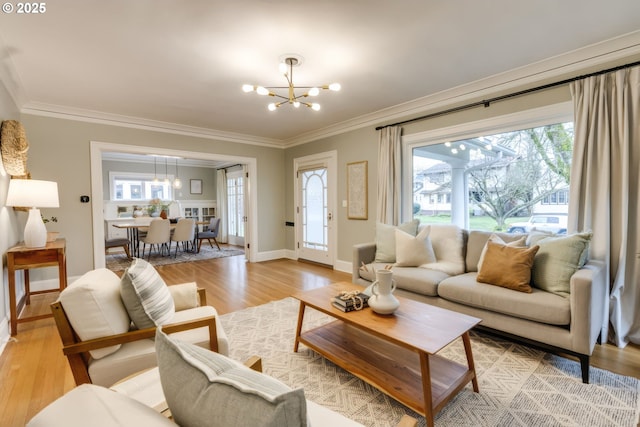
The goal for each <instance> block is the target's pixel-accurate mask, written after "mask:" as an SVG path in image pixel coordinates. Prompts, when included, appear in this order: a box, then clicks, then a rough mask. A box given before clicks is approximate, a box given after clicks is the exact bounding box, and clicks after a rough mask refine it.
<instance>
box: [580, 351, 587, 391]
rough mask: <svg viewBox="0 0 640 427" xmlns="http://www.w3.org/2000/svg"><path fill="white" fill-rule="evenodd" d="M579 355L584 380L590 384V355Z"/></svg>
mask: <svg viewBox="0 0 640 427" xmlns="http://www.w3.org/2000/svg"><path fill="white" fill-rule="evenodd" d="M578 357H579V358H580V368H581V370H582V382H583V383H585V384H589V355H586V354H581V355H579V356H578Z"/></svg>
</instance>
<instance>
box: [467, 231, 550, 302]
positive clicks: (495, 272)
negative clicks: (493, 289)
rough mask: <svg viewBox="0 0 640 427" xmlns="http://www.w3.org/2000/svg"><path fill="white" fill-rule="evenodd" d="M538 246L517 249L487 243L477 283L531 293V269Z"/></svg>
mask: <svg viewBox="0 0 640 427" xmlns="http://www.w3.org/2000/svg"><path fill="white" fill-rule="evenodd" d="M538 249H539V246H537V245H536V246H533V247H531V248H518V247H512V246H507V245H502V244H500V243H494V242H487V251H486V253H485V256H484V260H483V262H482V266H481V268H480V271H478V282H483V283H488V284H490V285H496V286H502V287H503V288H509V289H513V290H514V291H520V292H528V293H531V286H530V284H529V283H530V282H531V267H533V258H534V257H535V256H536V252H538Z"/></svg>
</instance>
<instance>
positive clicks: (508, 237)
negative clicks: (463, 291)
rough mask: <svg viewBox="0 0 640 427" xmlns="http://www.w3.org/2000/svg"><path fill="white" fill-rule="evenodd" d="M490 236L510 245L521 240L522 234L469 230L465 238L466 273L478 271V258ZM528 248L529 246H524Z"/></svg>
mask: <svg viewBox="0 0 640 427" xmlns="http://www.w3.org/2000/svg"><path fill="white" fill-rule="evenodd" d="M491 236H496V237H499V238H500V239H501V240H502V241H503V242H505V243H511V242H513V241H514V240H519V239H521V238H522V236H523V235H522V234H509V233H495V232H491V231H481V230H471V231H469V237H468V238H467V254H466V257H465V264H466V269H467V270H466V271H467V272H471V271H478V263H479V262H480V256H481V255H482V251H483V250H484V247H485V245H486V244H487V241H488V240H489V238H490V237H491ZM526 246H529V245H526Z"/></svg>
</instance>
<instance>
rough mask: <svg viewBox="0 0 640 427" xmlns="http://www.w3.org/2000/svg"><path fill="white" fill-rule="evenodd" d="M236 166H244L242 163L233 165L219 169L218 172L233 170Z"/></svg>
mask: <svg viewBox="0 0 640 427" xmlns="http://www.w3.org/2000/svg"><path fill="white" fill-rule="evenodd" d="M236 166H242V163H236V164H235V165H231V166H225V167H223V168H218V170H223V169H224V170H227V169H231V168H235V167H236Z"/></svg>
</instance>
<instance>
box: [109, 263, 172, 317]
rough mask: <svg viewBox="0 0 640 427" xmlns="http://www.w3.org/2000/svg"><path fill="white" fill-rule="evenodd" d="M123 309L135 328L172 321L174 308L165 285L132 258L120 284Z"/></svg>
mask: <svg viewBox="0 0 640 427" xmlns="http://www.w3.org/2000/svg"><path fill="white" fill-rule="evenodd" d="M120 295H121V296H122V301H123V302H124V306H125V307H126V309H127V312H128V313H129V316H130V317H131V320H132V321H133V324H134V325H136V327H137V328H138V329H144V328H152V327H154V326H160V325H164V324H166V323H169V322H170V321H171V319H173V315H174V314H175V305H174V303H173V298H172V297H171V292H169V289H168V287H167V284H166V283H165V282H164V280H162V277H160V275H159V274H158V272H157V271H156V269H155V268H154V267H153V265H151V264H149V263H148V262H147V261H145V260H143V259H140V258H134V259H133V261H132V262H131V265H130V266H129V268H127V269H126V270H125V272H124V274H123V275H122V280H121V281H120Z"/></svg>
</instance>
